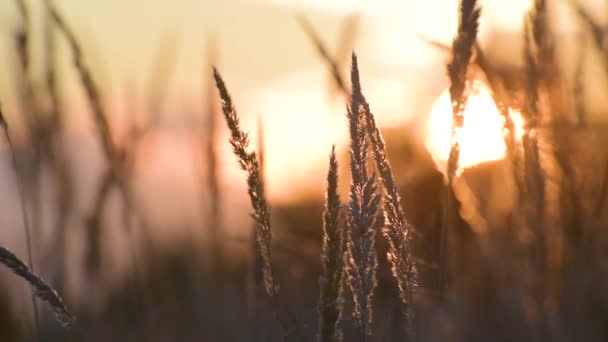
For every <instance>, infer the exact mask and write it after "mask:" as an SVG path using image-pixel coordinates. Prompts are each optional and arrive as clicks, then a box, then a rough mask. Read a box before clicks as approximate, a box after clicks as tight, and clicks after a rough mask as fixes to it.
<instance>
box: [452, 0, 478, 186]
mask: <svg viewBox="0 0 608 342" xmlns="http://www.w3.org/2000/svg"><path fill="white" fill-rule="evenodd" d="M480 14H481V9H479V8H478V7H477V2H476V0H462V1H461V2H460V18H459V24H458V34H457V35H456V38H455V39H454V42H453V43H452V60H451V61H450V63H449V64H448V66H447V69H448V76H449V78H450V97H451V99H452V117H453V124H452V125H453V126H452V148H451V150H450V156H449V159H448V180H449V183H450V184H452V181H453V179H454V176H455V174H456V171H457V169H458V159H459V157H460V146H459V144H458V141H456V133H457V132H458V131H459V130H460V129H461V128H462V125H463V123H464V107H465V105H466V101H467V96H466V94H465V89H466V83H467V82H466V78H467V70H468V66H469V61H470V60H471V55H472V53H473V47H474V45H475V41H476V39H477V31H478V29H479V16H480Z"/></svg>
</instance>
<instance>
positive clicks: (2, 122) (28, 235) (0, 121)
mask: <svg viewBox="0 0 608 342" xmlns="http://www.w3.org/2000/svg"><path fill="white" fill-rule="evenodd" d="M0 126H1V127H2V131H3V133H4V137H5V138H6V141H7V143H8V146H9V149H10V153H11V162H12V166H13V170H14V172H15V177H16V178H17V192H18V193H19V201H20V205H21V219H22V220H23V227H24V229H25V242H26V245H27V262H28V264H29V268H30V269H32V270H33V269H34V257H33V254H32V253H33V251H32V232H31V228H30V220H29V218H28V215H27V209H26V203H25V185H24V184H23V183H24V181H23V179H22V178H21V176H20V175H21V172H19V163H18V162H17V155H16V154H15V147H14V145H13V141H12V139H11V135H10V134H9V131H8V122H7V121H6V119H5V118H4V113H3V112H2V107H1V106H0ZM32 307H33V310H34V322H35V324H36V333H38V332H39V331H40V322H39V321H38V304H37V303H36V298H35V297H34V295H33V294H32Z"/></svg>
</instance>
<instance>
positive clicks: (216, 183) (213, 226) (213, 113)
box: [202, 36, 262, 270]
mask: <svg viewBox="0 0 608 342" xmlns="http://www.w3.org/2000/svg"><path fill="white" fill-rule="evenodd" d="M216 62H217V47H216V44H215V40H214V38H213V37H212V36H209V37H208V39H207V63H208V65H209V66H212V65H215V64H216ZM205 70H207V68H205ZM205 82H206V88H207V95H206V97H205V99H206V126H205V127H206V131H205V135H204V145H205V148H206V154H205V157H206V161H205V165H206V167H207V178H206V182H205V187H204V188H203V189H202V192H203V193H204V194H208V200H209V204H210V207H209V210H208V211H209V214H210V218H211V219H210V222H209V229H210V234H211V236H210V240H211V258H212V263H213V265H214V267H215V268H216V269H220V270H221V268H222V264H223V255H222V250H221V249H222V248H221V243H220V241H221V234H222V224H223V223H222V217H221V213H222V203H223V202H222V201H223V197H222V193H221V190H220V170H219V163H218V154H217V140H218V126H217V125H218V123H217V121H218V118H219V116H220V115H221V113H220V112H219V110H218V106H217V103H216V102H215V101H214V100H213V98H214V94H213V91H214V89H213V88H214V85H213V83H214V80H213V77H212V76H211V75H210V74H209V73H208V72H206V73H205ZM260 159H261V156H260ZM260 163H262V161H261V160H260Z"/></svg>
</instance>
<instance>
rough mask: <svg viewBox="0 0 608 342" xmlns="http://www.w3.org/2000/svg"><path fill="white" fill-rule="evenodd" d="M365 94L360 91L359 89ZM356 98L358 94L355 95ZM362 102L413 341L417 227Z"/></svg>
mask: <svg viewBox="0 0 608 342" xmlns="http://www.w3.org/2000/svg"><path fill="white" fill-rule="evenodd" d="M355 89H357V90H358V91H361V89H360V87H357V88H355ZM353 96H355V94H354V93H353ZM356 96H357V97H359V98H360V99H361V104H362V108H363V113H364V115H365V120H366V126H367V133H368V134H369V139H370V143H371V149H372V152H373V154H374V160H375V162H376V169H377V171H378V175H379V176H380V179H381V181H382V186H383V187H384V191H385V193H384V201H383V215H384V225H383V227H382V233H383V234H384V236H385V237H386V239H387V240H388V242H389V251H388V255H387V258H388V260H389V262H390V263H391V270H392V273H393V276H394V277H395V279H396V280H397V285H398V288H399V295H400V297H401V300H402V301H403V303H404V304H405V305H406V306H407V311H406V318H407V324H408V333H409V337H410V340H412V341H413V340H414V339H415V336H416V333H415V330H414V324H413V323H414V301H413V290H414V287H415V286H416V285H417V282H418V281H417V272H416V265H415V262H414V258H413V253H412V248H413V240H412V238H413V233H414V231H413V228H414V227H413V226H411V225H410V224H409V223H408V222H407V220H406V218H405V213H404V211H403V208H402V206H401V203H400V196H399V192H398V189H397V184H396V183H395V177H394V175H393V171H392V168H391V165H390V162H389V160H388V155H387V153H386V146H385V143H384V139H383V137H382V133H381V132H380V129H379V128H378V127H377V126H376V120H375V118H374V115H373V114H372V112H371V110H370V107H369V104H368V102H367V101H366V100H365V96H364V95H363V94H362V93H359V94H357V95H356Z"/></svg>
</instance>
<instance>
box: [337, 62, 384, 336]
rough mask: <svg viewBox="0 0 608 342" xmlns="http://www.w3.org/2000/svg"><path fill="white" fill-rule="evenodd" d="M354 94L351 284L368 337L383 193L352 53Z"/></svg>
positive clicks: (358, 319)
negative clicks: (372, 166)
mask: <svg viewBox="0 0 608 342" xmlns="http://www.w3.org/2000/svg"><path fill="white" fill-rule="evenodd" d="M351 83H352V89H353V90H352V97H351V103H350V107H349V108H347V117H348V122H349V132H350V140H351V143H350V169H351V176H352V180H351V186H350V203H349V205H348V208H349V215H348V216H349V232H348V234H347V236H348V240H347V241H348V243H347V246H348V247H347V262H346V264H347V267H346V269H347V271H346V274H347V276H348V284H349V286H350V288H351V292H352V294H353V301H354V316H355V320H356V323H357V324H358V325H359V327H360V332H361V339H362V340H364V341H368V340H369V339H370V338H371V335H372V296H373V293H374V289H375V288H376V286H377V282H376V269H377V266H378V257H377V254H376V249H375V237H376V232H377V231H378V229H379V227H380V223H381V222H378V220H377V214H378V210H379V208H380V202H381V200H382V197H381V196H380V194H379V193H378V189H377V185H376V174H375V173H372V174H371V175H370V174H369V172H368V170H367V165H366V162H367V149H368V139H367V136H366V127H365V112H364V109H363V99H362V98H361V96H360V94H361V84H360V81H359V68H358V65H357V56H356V55H355V54H354V53H353V55H352V67H351Z"/></svg>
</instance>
